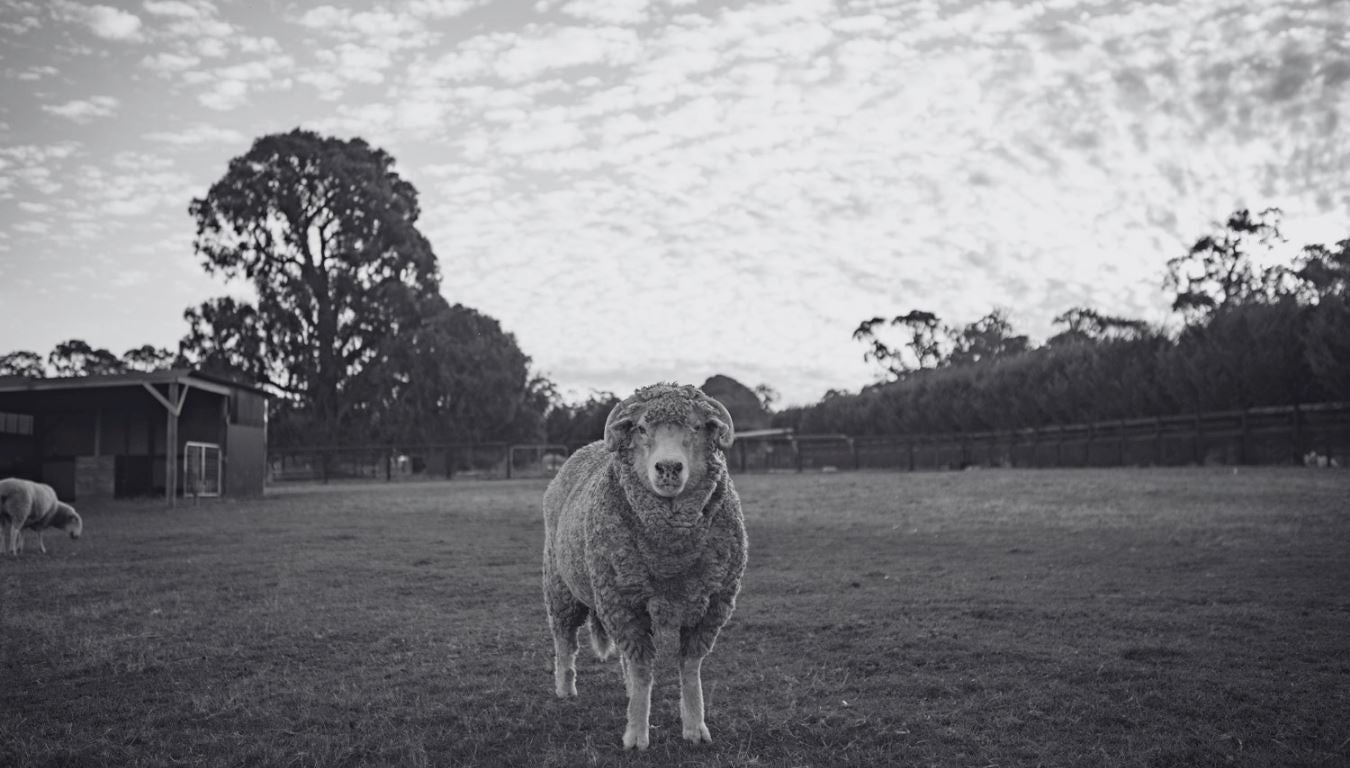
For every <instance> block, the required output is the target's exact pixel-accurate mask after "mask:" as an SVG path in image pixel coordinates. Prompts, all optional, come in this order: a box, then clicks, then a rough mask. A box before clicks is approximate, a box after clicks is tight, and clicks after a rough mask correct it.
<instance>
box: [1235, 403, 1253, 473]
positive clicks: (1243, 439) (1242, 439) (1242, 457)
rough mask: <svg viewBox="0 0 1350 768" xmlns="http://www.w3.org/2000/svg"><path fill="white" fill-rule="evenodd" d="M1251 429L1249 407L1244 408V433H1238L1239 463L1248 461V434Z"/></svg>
mask: <svg viewBox="0 0 1350 768" xmlns="http://www.w3.org/2000/svg"><path fill="white" fill-rule="evenodd" d="M1250 431H1251V426H1250V423H1249V421H1248V419H1247V409H1246V408H1244V409H1242V433H1241V434H1239V435H1238V454H1237V463H1238V464H1246V463H1247V435H1248V433H1249V432H1250Z"/></svg>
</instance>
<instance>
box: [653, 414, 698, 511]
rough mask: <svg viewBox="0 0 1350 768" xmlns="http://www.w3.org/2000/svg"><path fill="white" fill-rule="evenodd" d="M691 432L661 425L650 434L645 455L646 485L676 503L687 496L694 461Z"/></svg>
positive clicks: (675, 426)
mask: <svg viewBox="0 0 1350 768" xmlns="http://www.w3.org/2000/svg"><path fill="white" fill-rule="evenodd" d="M690 442H691V441H690V432H689V430H688V429H685V428H684V427H682V426H679V425H671V424H662V425H660V426H657V427H655V428H654V429H653V430H652V434H651V445H650V448H649V449H648V451H647V455H646V457H645V458H646V462H645V464H646V467H645V469H646V474H647V483H648V484H649V485H650V486H651V488H652V491H654V492H655V493H656V494H657V495H660V496H664V497H666V498H668V499H673V498H675V497H676V496H679V495H680V494H681V493H682V492H684V487H685V485H686V484H687V483H688V482H689V469H690V464H691V462H692V461H693V459H694V456H693V451H692V450H691V449H692V446H691V445H690Z"/></svg>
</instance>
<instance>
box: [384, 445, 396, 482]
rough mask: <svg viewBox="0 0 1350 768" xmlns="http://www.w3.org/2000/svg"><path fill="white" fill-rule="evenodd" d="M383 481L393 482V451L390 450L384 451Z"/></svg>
mask: <svg viewBox="0 0 1350 768" xmlns="http://www.w3.org/2000/svg"><path fill="white" fill-rule="evenodd" d="M384 481H385V482H386V483H391V482H393V481H394V450H393V449H392V448H385V449H384Z"/></svg>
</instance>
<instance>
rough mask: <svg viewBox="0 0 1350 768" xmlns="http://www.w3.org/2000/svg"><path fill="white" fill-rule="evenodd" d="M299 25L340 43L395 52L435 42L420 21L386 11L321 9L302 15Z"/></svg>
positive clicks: (384, 9)
mask: <svg viewBox="0 0 1350 768" xmlns="http://www.w3.org/2000/svg"><path fill="white" fill-rule="evenodd" d="M428 8H430V6H428ZM296 23H297V24H299V25H300V26H302V27H305V28H306V29H310V30H313V31H316V32H322V33H324V34H327V35H330V36H332V37H334V38H336V39H339V40H346V41H348V42H353V43H364V44H366V45H370V46H374V47H378V48H383V49H385V50H391V51H392V50H402V49H407V48H420V47H422V46H424V45H426V44H427V43H428V42H430V40H431V39H432V38H431V36H430V35H429V33H428V32H427V29H426V27H425V26H424V25H423V23H422V21H421V19H420V18H418V17H417V16H415V15H412V14H400V13H396V12H394V11H391V10H389V9H386V8H375V9H374V10H370V11H351V10H348V9H346V8H337V7H334V6H331V5H321V6H318V7H317V8H311V9H310V10H308V11H306V12H305V13H303V14H302V15H300V17H299V18H297V19H296Z"/></svg>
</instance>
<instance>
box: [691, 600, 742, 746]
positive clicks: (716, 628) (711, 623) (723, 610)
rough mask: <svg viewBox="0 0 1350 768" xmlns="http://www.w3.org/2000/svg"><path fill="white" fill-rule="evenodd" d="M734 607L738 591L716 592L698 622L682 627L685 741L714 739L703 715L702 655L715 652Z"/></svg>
mask: <svg viewBox="0 0 1350 768" xmlns="http://www.w3.org/2000/svg"><path fill="white" fill-rule="evenodd" d="M735 608H736V595H735V593H722V594H716V595H713V596H712V598H711V599H710V600H709V601H708V610H707V611H706V612H705V613H704V614H703V618H701V619H699V622H698V623H697V624H695V625H694V626H692V627H680V722H681V723H682V725H683V726H684V727H683V731H684V739H685V741H689V742H692V743H694V744H702V743H709V742H711V741H712V734H710V733H709V732H708V725H707V723H705V722H704V719H703V718H704V708H703V657H705V656H707V655H708V654H709V653H710V652H712V649H713V644H714V643H716V642H717V635H718V633H720V632H721V631H722V625H723V624H726V623H727V619H729V618H731V612H732V611H733V610H735Z"/></svg>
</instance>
